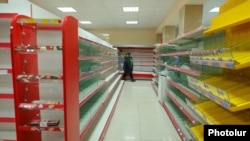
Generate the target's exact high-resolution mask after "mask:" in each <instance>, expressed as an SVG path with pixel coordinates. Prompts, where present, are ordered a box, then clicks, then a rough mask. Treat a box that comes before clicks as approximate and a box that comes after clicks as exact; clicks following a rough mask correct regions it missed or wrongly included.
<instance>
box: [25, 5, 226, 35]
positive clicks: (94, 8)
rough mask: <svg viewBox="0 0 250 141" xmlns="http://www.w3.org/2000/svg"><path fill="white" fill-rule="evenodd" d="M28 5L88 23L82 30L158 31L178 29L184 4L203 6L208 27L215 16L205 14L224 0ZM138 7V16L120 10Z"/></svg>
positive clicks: (205, 22)
mask: <svg viewBox="0 0 250 141" xmlns="http://www.w3.org/2000/svg"><path fill="white" fill-rule="evenodd" d="M29 1H30V2H31V3H34V4H36V5H38V6H39V7H42V8H43V9H46V10H48V11H49V12H51V13H53V14H55V15H57V16H58V17H64V16H65V15H72V16H74V17H75V18H77V19H78V20H79V21H82V20H87V21H91V22H92V24H90V25H83V24H80V23H79V27H81V28H83V29H86V30H88V29H110V28H112V29H114V28H118V29H126V28H134V29H136V28H153V29H156V32H159V31H161V29H162V27H163V26H165V25H174V26H177V25H178V19H179V16H178V14H179V13H178V12H179V9H180V8H181V7H182V6H184V5H185V4H203V5H204V7H203V24H204V25H205V26H208V25H210V20H211V18H212V17H214V16H216V15H217V13H210V12H208V11H209V10H210V9H212V8H213V7H215V6H220V5H221V4H223V3H224V2H225V0H29ZM124 6H138V7H139V12H138V13H124V12H123V11H122V7H124ZM57 7H73V8H74V9H75V10H76V11H77V12H74V13H63V12H61V11H59V10H58V9H57ZM127 20H137V21H138V24H137V25H127V24H126V21H127Z"/></svg>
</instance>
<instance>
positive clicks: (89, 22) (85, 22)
mask: <svg viewBox="0 0 250 141" xmlns="http://www.w3.org/2000/svg"><path fill="white" fill-rule="evenodd" d="M80 23H81V24H92V22H91V21H80Z"/></svg>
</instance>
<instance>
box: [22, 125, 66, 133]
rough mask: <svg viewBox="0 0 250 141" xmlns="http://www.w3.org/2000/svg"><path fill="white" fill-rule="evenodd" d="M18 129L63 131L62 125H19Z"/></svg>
mask: <svg viewBox="0 0 250 141" xmlns="http://www.w3.org/2000/svg"><path fill="white" fill-rule="evenodd" d="M19 130H21V131H36V132H41V131H54V132H64V128H62V127H34V126H19Z"/></svg>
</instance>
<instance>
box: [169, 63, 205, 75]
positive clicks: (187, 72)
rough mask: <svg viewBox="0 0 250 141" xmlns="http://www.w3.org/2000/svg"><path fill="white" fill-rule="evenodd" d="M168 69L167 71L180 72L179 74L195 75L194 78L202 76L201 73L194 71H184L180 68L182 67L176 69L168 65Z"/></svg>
mask: <svg viewBox="0 0 250 141" xmlns="http://www.w3.org/2000/svg"><path fill="white" fill-rule="evenodd" d="M166 68H167V69H171V70H176V71H179V72H183V73H186V74H189V75H193V76H200V75H201V73H200V72H197V71H193V70H187V69H183V68H180V67H175V66H169V65H167V66H166Z"/></svg>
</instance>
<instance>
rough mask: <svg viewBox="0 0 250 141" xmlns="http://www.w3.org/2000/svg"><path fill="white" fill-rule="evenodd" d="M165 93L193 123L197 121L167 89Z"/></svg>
mask: <svg viewBox="0 0 250 141" xmlns="http://www.w3.org/2000/svg"><path fill="white" fill-rule="evenodd" d="M165 93H166V95H167V96H168V97H169V98H170V99H171V100H172V101H173V102H174V103H175V105H176V106H177V107H178V108H179V109H180V110H181V112H182V113H183V114H184V115H186V117H187V118H188V119H189V120H190V121H191V122H192V123H193V124H195V123H198V121H196V119H194V118H193V117H192V115H190V114H189V113H188V111H187V110H186V109H185V108H183V106H182V105H181V104H180V103H179V102H178V101H177V100H176V99H175V98H174V97H173V96H172V95H171V94H170V93H169V92H168V91H165Z"/></svg>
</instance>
